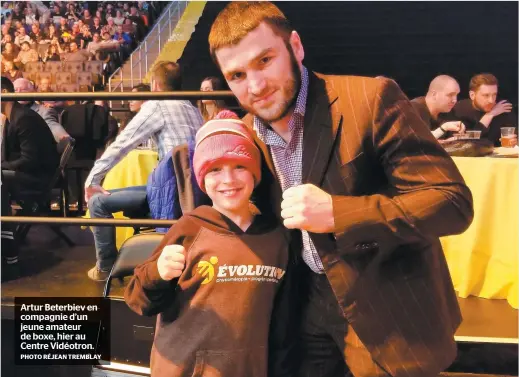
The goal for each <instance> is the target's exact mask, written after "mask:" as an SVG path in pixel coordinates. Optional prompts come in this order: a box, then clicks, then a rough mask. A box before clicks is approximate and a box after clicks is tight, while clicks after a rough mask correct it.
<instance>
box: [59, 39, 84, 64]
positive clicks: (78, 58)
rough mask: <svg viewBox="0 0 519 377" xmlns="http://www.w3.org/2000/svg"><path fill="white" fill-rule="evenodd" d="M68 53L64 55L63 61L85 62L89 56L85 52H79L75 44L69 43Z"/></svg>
mask: <svg viewBox="0 0 519 377" xmlns="http://www.w3.org/2000/svg"><path fill="white" fill-rule="evenodd" d="M69 47H70V52H69V53H65V54H64V55H65V56H64V60H65V61H67V62H86V61H87V60H89V58H90V56H89V54H88V52H87V51H86V50H80V49H79V48H78V46H77V43H76V42H70V45H69Z"/></svg>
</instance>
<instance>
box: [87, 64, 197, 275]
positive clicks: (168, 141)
mask: <svg viewBox="0 0 519 377" xmlns="http://www.w3.org/2000/svg"><path fill="white" fill-rule="evenodd" d="M180 88H181V76H180V69H179V66H178V65H177V64H176V63H173V62H160V63H157V64H156V65H155V66H154V67H153V69H152V73H151V89H152V91H174V90H179V89H180ZM201 125H202V117H201V115H200V112H199V111H198V110H197V109H196V107H194V106H193V105H192V104H191V102H189V101H179V100H150V101H147V102H146V103H145V104H144V105H143V106H142V108H141V110H140V112H139V113H138V114H137V115H136V116H135V117H134V118H133V119H132V121H131V122H130V123H129V124H128V125H127V126H126V128H125V129H124V131H122V132H121V133H120V134H119V135H118V136H117V138H116V140H115V141H114V142H113V143H112V144H111V145H110V146H109V147H108V148H107V149H106V151H105V152H104V153H103V155H102V156H101V158H100V159H98V160H97V161H96V162H95V165H94V167H93V168H92V171H91V172H90V174H89V176H88V178H87V179H86V182H85V199H86V200H87V201H88V208H89V209H90V215H91V216H92V217H93V218H112V217H113V215H112V213H115V212H119V211H122V210H138V209H141V208H142V207H143V206H145V205H146V203H147V202H146V186H142V187H128V188H126V189H121V190H112V191H110V192H109V191H106V190H104V189H103V188H102V187H101V181H102V180H103V178H104V177H105V175H106V174H107V173H108V172H109V171H110V169H112V167H114V166H115V165H116V164H117V163H118V162H119V161H120V160H121V159H122V158H123V157H124V156H125V155H126V154H127V153H128V152H130V151H131V150H132V149H134V148H136V147H137V146H138V145H140V144H142V143H143V142H145V141H146V140H148V139H149V138H150V137H152V138H153V140H154V142H155V144H156V145H157V146H158V152H159V159H160V160H161V159H163V158H164V156H166V155H167V154H168V152H170V151H171V150H172V149H173V148H174V147H176V146H178V145H182V144H185V143H187V142H188V140H191V139H193V138H194V136H195V134H196V131H197V130H198V129H199V128H200V127H201ZM92 232H93V233H94V241H95V246H96V257H97V263H96V266H94V267H93V268H92V269H90V270H89V271H88V277H89V278H90V279H92V280H97V281H104V280H106V279H107V277H108V273H109V271H110V269H111V267H112V265H113V263H114V261H115V258H116V256H117V249H116V246H115V234H114V230H113V228H105V227H93V228H92Z"/></svg>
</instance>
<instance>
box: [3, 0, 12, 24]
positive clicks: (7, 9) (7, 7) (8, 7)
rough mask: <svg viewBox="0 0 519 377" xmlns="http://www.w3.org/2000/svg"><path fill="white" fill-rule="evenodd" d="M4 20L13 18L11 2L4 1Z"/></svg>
mask: <svg viewBox="0 0 519 377" xmlns="http://www.w3.org/2000/svg"><path fill="white" fill-rule="evenodd" d="M1 12H2V20H5V19H7V18H9V17H11V12H12V9H11V2H9V1H4V2H3V3H2V11H1Z"/></svg>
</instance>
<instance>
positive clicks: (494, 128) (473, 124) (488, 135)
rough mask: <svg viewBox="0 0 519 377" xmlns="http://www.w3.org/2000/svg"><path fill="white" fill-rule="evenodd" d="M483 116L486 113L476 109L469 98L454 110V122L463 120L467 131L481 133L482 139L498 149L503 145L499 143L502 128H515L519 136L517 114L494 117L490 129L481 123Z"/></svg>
mask: <svg viewBox="0 0 519 377" xmlns="http://www.w3.org/2000/svg"><path fill="white" fill-rule="evenodd" d="M498 102H499V101H498ZM483 115H485V112H484V111H481V110H478V109H476V108H475V107H474V106H473V105H472V101H471V100H470V99H469V98H467V99H464V100H461V101H459V102H458V103H457V104H456V105H455V106H454V109H453V110H452V117H453V120H461V121H462V122H463V123H464V124H465V126H466V127H467V130H476V131H481V138H482V139H488V140H490V141H492V142H493V143H494V145H495V146H496V147H498V146H500V145H501V142H500V141H499V139H500V138H501V127H514V128H515V130H516V132H515V134H516V135H517V115H516V114H515V113H513V112H510V113H503V114H501V115H498V116H496V117H494V118H493V119H492V122H490V125H489V126H488V127H486V126H485V125H484V124H482V123H481V122H480V119H481V118H482V117H483Z"/></svg>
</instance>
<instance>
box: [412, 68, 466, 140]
mask: <svg viewBox="0 0 519 377" xmlns="http://www.w3.org/2000/svg"><path fill="white" fill-rule="evenodd" d="M459 93H460V86H459V85H458V82H457V81H456V80H455V79H454V78H453V77H450V76H447V75H440V76H436V77H435V78H434V79H433V80H432V81H431V83H430V84H429V90H428V91H427V94H426V95H425V97H418V98H415V99H413V100H412V101H411V104H412V105H413V107H414V108H415V109H416V110H417V111H418V114H420V118H422V120H423V121H424V122H425V123H426V124H427V125H428V126H429V129H430V130H431V132H432V134H433V135H434V137H435V138H436V139H440V138H442V137H444V136H445V135H446V134H447V133H448V132H461V133H463V132H465V125H464V124H463V123H462V122H459V121H450V122H449V121H446V119H445V118H442V114H445V113H449V112H450V111H451V110H452V108H453V107H454V105H455V104H456V102H457V101H458V94H459Z"/></svg>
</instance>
